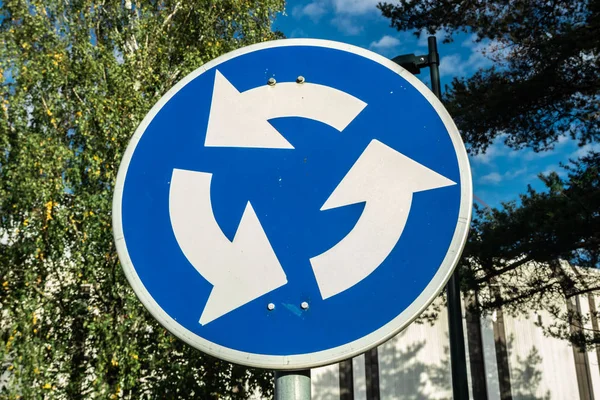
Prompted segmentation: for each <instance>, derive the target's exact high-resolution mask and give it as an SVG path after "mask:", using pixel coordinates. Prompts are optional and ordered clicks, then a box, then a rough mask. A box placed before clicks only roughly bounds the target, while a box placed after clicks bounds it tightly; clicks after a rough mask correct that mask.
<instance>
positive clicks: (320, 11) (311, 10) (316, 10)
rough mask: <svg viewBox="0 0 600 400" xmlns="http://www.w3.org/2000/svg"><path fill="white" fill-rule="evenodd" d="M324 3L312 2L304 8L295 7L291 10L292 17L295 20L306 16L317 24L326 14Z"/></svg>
mask: <svg viewBox="0 0 600 400" xmlns="http://www.w3.org/2000/svg"><path fill="white" fill-rule="evenodd" d="M324 3H325V2H322V1H313V2H312V3H308V4H307V5H305V6H296V7H294V9H293V10H292V15H293V16H294V17H296V18H300V17H304V16H306V17H309V18H310V19H312V20H313V21H314V22H317V21H319V19H321V17H322V16H323V15H324V14H325V13H326V12H327V9H326V4H324Z"/></svg>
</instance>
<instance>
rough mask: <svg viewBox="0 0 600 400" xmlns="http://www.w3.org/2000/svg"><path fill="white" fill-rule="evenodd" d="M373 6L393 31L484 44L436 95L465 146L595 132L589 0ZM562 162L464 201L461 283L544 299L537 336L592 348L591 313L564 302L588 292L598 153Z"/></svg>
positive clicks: (594, 45) (505, 305)
mask: <svg viewBox="0 0 600 400" xmlns="http://www.w3.org/2000/svg"><path fill="white" fill-rule="evenodd" d="M378 7H379V8H380V10H381V11H382V13H383V15H384V16H386V17H388V18H390V21H391V24H392V26H394V27H396V28H397V29H399V30H414V31H415V34H417V35H419V34H421V32H422V31H426V32H428V33H430V34H432V33H435V32H438V31H444V32H445V41H451V40H452V37H453V36H452V35H453V34H454V33H456V32H467V33H472V34H474V35H475V38H476V40H478V41H484V40H485V41H487V43H488V44H489V47H488V49H487V53H486V55H487V56H488V57H489V58H490V59H491V60H492V61H494V65H493V67H491V68H489V69H486V70H479V71H477V72H476V73H475V74H474V75H473V76H471V77H468V78H456V79H454V80H453V81H452V83H451V84H450V86H449V87H447V88H446V95H445V99H444V101H445V104H446V107H447V108H448V110H449V112H450V114H451V115H452V116H453V117H454V119H455V121H456V123H457V125H458V127H459V129H460V131H461V134H462V136H463V139H464V140H465V142H466V144H467V146H468V148H469V150H470V152H471V153H474V154H475V153H479V152H485V151H486V149H487V147H488V146H489V145H490V144H491V143H493V142H494V141H495V140H497V139H498V138H500V137H503V138H504V140H505V143H506V144H507V145H509V146H511V147H513V148H517V149H518V148H522V147H530V148H532V149H533V150H534V151H546V150H550V149H552V147H553V145H554V143H555V142H556V141H557V140H558V139H559V138H561V137H566V136H568V137H571V138H572V139H575V140H577V141H578V143H579V145H580V146H584V145H587V144H593V143H597V142H599V141H600V102H599V101H598V98H599V97H600V63H599V62H598V60H599V58H598V54H600V41H598V37H599V34H600V0H589V1H572V0H556V1H551V2H548V1H546V0H514V1H510V2H509V1H506V0H481V1H454V0H442V1H430V0H399V1H398V2H395V3H394V4H380V5H379V6H378ZM564 167H565V168H566V173H567V174H566V175H567V176H566V177H561V176H560V175H558V174H556V173H552V174H548V175H541V176H540V179H542V181H543V182H544V184H545V186H546V190H545V191H542V192H538V191H535V190H533V189H531V188H529V190H528V191H527V193H525V194H523V195H521V196H520V199H519V201H514V202H509V203H506V204H503V206H502V208H500V209H479V208H476V215H475V218H474V221H473V224H472V230H471V234H470V237H469V240H468V243H467V246H466V248H465V251H464V253H463V259H462V261H461V266H462V277H463V282H462V284H463V288H464V289H467V290H472V291H474V292H476V293H477V294H478V300H479V303H478V304H479V311H489V310H493V309H497V308H502V309H503V310H504V311H506V312H510V313H513V314H517V313H524V314H525V315H528V313H529V312H531V311H532V310H539V309H544V310H546V311H548V312H550V314H552V315H553V316H554V317H555V322H552V323H550V324H546V325H544V326H542V327H543V328H544V330H545V332H546V333H547V334H549V335H552V336H555V337H561V338H565V339H568V340H570V341H571V342H572V343H575V344H578V345H580V346H582V347H586V346H587V347H591V346H598V345H600V332H599V331H597V328H594V329H596V330H594V329H582V326H583V325H584V324H585V323H587V322H590V318H591V317H592V316H594V315H593V314H596V315H595V316H596V317H598V315H597V314H598V313H597V312H594V311H592V312H591V313H589V314H587V315H581V314H580V313H579V312H578V311H577V307H575V305H574V304H575V300H578V299H582V298H583V297H580V295H584V294H587V295H591V294H592V293H594V292H595V293H597V292H598V291H600V275H599V274H598V272H597V269H598V268H599V267H600V229H599V228H598V227H600V214H599V213H598V210H600V155H599V154H598V153H590V154H589V155H587V156H585V157H583V158H581V159H579V160H574V161H572V162H571V163H570V164H569V165H567V166H564ZM564 260H566V261H569V262H570V263H571V264H572V265H577V266H579V267H585V268H587V269H580V268H578V269H575V268H572V267H571V266H570V265H569V264H566V263H564V262H562V261H564ZM565 300H566V302H565ZM582 301H583V300H582ZM565 304H567V305H568V306H567V307H566V311H565ZM473 311H475V310H473Z"/></svg>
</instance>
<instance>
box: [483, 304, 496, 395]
mask: <svg viewBox="0 0 600 400" xmlns="http://www.w3.org/2000/svg"><path fill="white" fill-rule="evenodd" d="M481 341H482V343H483V360H484V363H485V373H486V385H487V397H488V400H500V383H499V381H498V363H497V362H496V343H495V342H494V327H493V321H492V316H491V315H482V316H481Z"/></svg>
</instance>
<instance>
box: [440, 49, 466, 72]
mask: <svg viewBox="0 0 600 400" xmlns="http://www.w3.org/2000/svg"><path fill="white" fill-rule="evenodd" d="M465 68H466V66H465V64H464V62H463V61H462V57H461V56H460V54H450V55H449V56H444V57H442V59H441V60H440V76H462V75H464V73H465Z"/></svg>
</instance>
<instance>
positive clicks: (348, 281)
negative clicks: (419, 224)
mask: <svg viewBox="0 0 600 400" xmlns="http://www.w3.org/2000/svg"><path fill="white" fill-rule="evenodd" d="M455 184H456V183H455V182H453V181H451V180H450V179H447V178H445V177H443V176H442V175H440V174H438V173H437V172H434V171H432V170H431V169H429V168H427V167H425V166H423V165H421V164H419V163H418V162H416V161H414V160H411V159H410V158H408V157H406V156H405V155H403V154H401V153H399V152H397V151H396V150H394V149H392V148H391V147H388V146H386V145H385V144H383V143H381V142H379V141H377V140H373V141H371V143H370V144H369V145H368V146H367V148H366V149H365V151H364V152H363V153H362V154H361V156H360V157H359V158H358V160H357V161H356V162H355V163H354V165H353V166H352V168H351V169H350V171H348V173H347V174H346V176H345V177H344V179H342V181H341V182H340V183H339V185H338V186H337V187H336V189H335V190H334V191H333V193H332V194H331V196H330V197H329V198H328V199H327V201H326V202H325V204H324V205H323V207H321V210H322V211H323V210H329V209H332V208H336V207H342V206H346V205H350V204H356V203H362V202H366V204H365V208H364V210H363V212H362V215H361V216H360V218H359V220H358V222H357V223H356V225H355V226H354V228H353V229H352V230H351V231H350V233H348V235H346V237H344V238H343V239H342V240H341V241H340V242H339V243H337V244H336V245H335V246H333V247H332V248H330V249H329V250H327V251H326V252H324V253H322V254H319V255H318V256H316V257H313V258H311V259H310V263H311V265H312V268H313V271H314V274H315V277H316V278H317V284H318V285H319V290H320V291H321V296H322V297H323V299H327V298H329V297H331V296H334V295H336V294H338V293H341V292H343V291H344V290H347V289H349V288H351V287H352V286H354V285H356V284H357V283H358V282H360V281H362V280H363V279H365V278H366V277H367V276H369V275H370V274H371V273H372V272H373V271H375V269H376V268H377V267H378V266H379V265H380V264H381V263H382V262H383V261H384V260H385V259H386V258H387V256H388V255H389V254H390V253H391V252H392V250H393V249H394V247H395V246H396V243H397V242H398V240H399V239H400V235H402V231H403V230H404V226H405V225H406V221H407V219H408V215H409V212H410V207H411V203H412V197H413V193H415V192H420V191H424V190H431V189H437V188H441V187H444V186H451V185H455Z"/></svg>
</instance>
